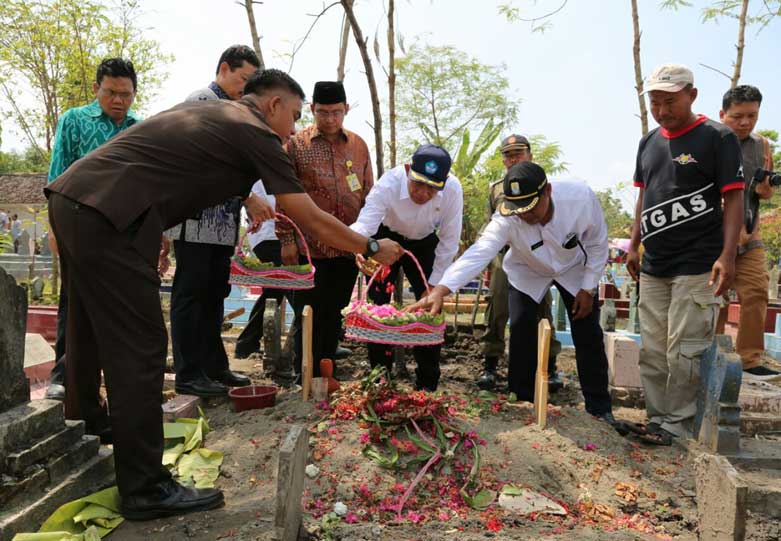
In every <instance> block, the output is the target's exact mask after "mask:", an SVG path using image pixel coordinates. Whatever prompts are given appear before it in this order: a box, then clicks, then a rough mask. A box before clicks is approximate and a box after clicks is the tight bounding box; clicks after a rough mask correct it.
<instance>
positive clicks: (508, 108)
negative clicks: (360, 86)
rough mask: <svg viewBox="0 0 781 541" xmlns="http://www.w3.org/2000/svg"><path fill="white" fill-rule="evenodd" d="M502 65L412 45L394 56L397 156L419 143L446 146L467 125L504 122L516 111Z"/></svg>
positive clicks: (447, 48) (453, 50) (439, 48)
mask: <svg viewBox="0 0 781 541" xmlns="http://www.w3.org/2000/svg"><path fill="white" fill-rule="evenodd" d="M504 69H505V67H504V66H489V65H486V64H482V63H480V62H478V61H477V60H476V59H475V58H473V57H471V56H469V55H468V54H466V53H464V52H462V51H459V50H458V49H456V48H455V47H450V46H432V45H420V44H416V45H414V46H412V47H411V48H410V49H409V50H408V52H407V54H406V56H404V57H403V58H400V59H398V60H396V77H397V79H396V89H397V97H396V112H397V115H398V123H399V127H400V128H401V130H402V131H403V132H406V133H405V137H404V139H402V145H401V146H400V155H401V156H409V155H411V154H412V152H413V151H414V149H415V148H416V147H417V146H418V145H420V144H421V143H424V142H431V143H435V144H437V145H440V146H442V147H444V148H447V149H448V150H449V151H450V152H451V153H452V151H453V147H455V145H456V144H457V143H459V142H461V140H462V137H463V134H464V131H465V130H467V129H471V130H476V129H482V128H483V127H484V126H485V125H487V124H488V123H489V122H494V123H496V124H502V123H504V124H509V123H511V122H513V121H515V120H516V118H517V115H518V105H517V102H515V101H513V100H511V99H509V98H508V97H507V94H508V92H509V90H510V83H509V81H508V79H507V77H505V75H504V73H503V71H504Z"/></svg>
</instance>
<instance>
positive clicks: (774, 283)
mask: <svg viewBox="0 0 781 541" xmlns="http://www.w3.org/2000/svg"><path fill="white" fill-rule="evenodd" d="M778 274H779V266H778V265H776V266H775V267H773V268H772V269H770V281H769V282H768V284H767V296H768V298H769V299H770V300H772V301H774V300H777V299H778Z"/></svg>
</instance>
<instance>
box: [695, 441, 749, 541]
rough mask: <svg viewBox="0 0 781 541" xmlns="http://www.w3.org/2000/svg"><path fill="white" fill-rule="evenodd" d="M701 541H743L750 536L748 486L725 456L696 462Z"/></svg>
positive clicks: (699, 459) (702, 456)
mask: <svg viewBox="0 0 781 541" xmlns="http://www.w3.org/2000/svg"><path fill="white" fill-rule="evenodd" d="M694 465H695V471H696V480H695V482H696V488H697V519H698V523H699V540H700V541H726V540H728V539H732V540H735V541H742V540H743V538H744V537H745V534H746V501H747V496H748V486H747V485H746V483H745V482H744V481H743V480H742V479H741V478H740V476H739V475H738V472H737V470H735V468H734V467H733V466H732V464H730V463H729V461H728V460H727V459H726V458H725V457H723V456H717V455H711V454H707V453H705V454H702V455H700V456H698V457H697V458H696V459H695V461H694Z"/></svg>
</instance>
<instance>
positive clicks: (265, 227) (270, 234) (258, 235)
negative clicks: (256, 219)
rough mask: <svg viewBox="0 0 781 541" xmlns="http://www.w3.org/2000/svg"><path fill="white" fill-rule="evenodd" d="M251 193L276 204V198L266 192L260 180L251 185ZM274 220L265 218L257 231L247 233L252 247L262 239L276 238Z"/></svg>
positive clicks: (271, 203) (273, 204)
mask: <svg viewBox="0 0 781 541" xmlns="http://www.w3.org/2000/svg"><path fill="white" fill-rule="evenodd" d="M252 193H254V194H255V195H257V196H258V197H260V198H262V199H265V200H266V201H268V202H269V204H270V205H271V206H272V207H274V206H276V204H277V198H276V197H274V196H273V195H270V194H268V193H266V187H265V186H263V181H262V180H259V181H257V182H256V183H255V184H254V185H253V186H252ZM274 222H275V221H274V220H266V221H265V222H263V223H262V224H260V227H259V228H258V230H257V231H255V232H254V233H247V240H249V244H250V246H251V247H252V248H253V249H254V248H255V246H257V245H258V244H260V243H261V242H263V241H266V240H277V235H276V233H275V232H274Z"/></svg>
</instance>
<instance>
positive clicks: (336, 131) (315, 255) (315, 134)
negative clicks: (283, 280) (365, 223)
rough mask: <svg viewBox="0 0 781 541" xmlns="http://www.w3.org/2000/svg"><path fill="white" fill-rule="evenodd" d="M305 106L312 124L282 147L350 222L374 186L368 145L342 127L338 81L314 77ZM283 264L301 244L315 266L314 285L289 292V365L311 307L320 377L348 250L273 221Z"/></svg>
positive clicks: (351, 266) (334, 333)
mask: <svg viewBox="0 0 781 541" xmlns="http://www.w3.org/2000/svg"><path fill="white" fill-rule="evenodd" d="M310 109H311V111H312V113H313V114H314V117H315V123H314V124H313V125H312V126H308V127H306V128H304V129H303V130H301V131H299V132H298V133H296V134H295V135H294V136H293V137H291V138H290V140H289V141H288V143H287V151H288V154H290V159H291V160H292V161H293V166H294V167H295V168H296V175H297V176H298V178H300V179H301V183H302V184H303V185H304V189H306V193H308V194H309V196H310V197H311V198H312V200H313V201H314V202H315V204H317V206H318V207H320V208H321V209H323V210H324V211H325V212H327V213H329V214H331V215H332V216H333V217H335V218H336V219H338V220H339V221H340V222H342V223H343V224H345V225H350V224H352V223H353V222H354V221H355V219H356V218H357V217H358V213H359V212H360V210H361V208H362V207H363V205H364V203H365V202H366V196H367V195H368V194H369V191H370V190H371V189H372V186H373V185H374V172H373V171H372V164H371V156H370V155H369V147H368V146H367V145H366V142H365V141H364V140H363V139H361V137H360V136H359V135H358V134H356V133H353V132H351V131H349V130H347V129H345V128H344V118H345V116H346V115H347V113H348V112H349V111H350V106H349V105H348V103H347V95H346V93H345V90H344V85H342V83H341V82H340V81H319V82H317V83H315V88H314V91H313V92H312V104H311V105H310ZM277 236H278V237H279V241H280V243H281V245H282V262H283V263H284V264H285V265H297V264H299V263H306V262H307V261H306V259H305V258H304V256H303V249H302V248H300V247H299V243H303V242H306V243H307V244H308V245H309V249H310V251H311V255H312V263H313V264H314V266H315V269H316V271H315V287H314V288H313V289H308V290H301V291H296V292H295V294H294V295H293V308H294V312H295V320H294V321H293V327H292V329H291V335H292V337H293V352H294V357H295V362H294V365H293V366H295V367H296V370H297V372H298V373H299V374H300V373H301V347H302V340H301V339H302V332H301V312H302V310H303V309H304V306H306V305H309V306H311V307H312V317H313V321H312V328H313V329H314V332H313V335H312V359H313V360H314V375H315V376H319V375H320V360H321V359H332V360H333V359H334V357H335V354H336V349H337V347H338V345H339V338H340V336H341V330H342V309H343V308H344V307H345V306H347V304H348V303H349V302H350V295H351V294H352V291H353V287H354V285H355V279H356V278H357V276H358V269H357V268H356V267H355V259H354V257H353V255H352V254H350V253H347V252H344V251H342V250H337V249H334V248H332V247H331V246H329V245H328V243H327V242H325V241H323V240H318V239H316V238H315V237H314V236H313V235H311V234H306V233H305V235H304V239H298V238H296V236H295V234H294V232H293V228H292V227H291V226H290V225H289V224H287V223H285V222H282V221H278V222H277Z"/></svg>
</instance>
